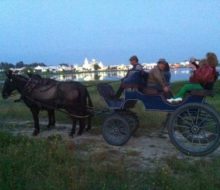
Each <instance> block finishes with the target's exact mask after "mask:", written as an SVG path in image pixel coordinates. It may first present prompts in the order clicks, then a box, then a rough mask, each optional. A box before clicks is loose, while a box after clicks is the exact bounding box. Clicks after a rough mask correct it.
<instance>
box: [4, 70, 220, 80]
mask: <svg viewBox="0 0 220 190" xmlns="http://www.w3.org/2000/svg"><path fill="white" fill-rule="evenodd" d="M217 70H218V71H220V67H218V68H217ZM126 73H127V72H126V71H111V72H97V73H94V72H93V73H91V72H90V73H77V74H54V75H52V76H51V78H53V79H56V80H59V81H68V80H74V81H109V80H113V81H114V80H120V79H121V78H123V77H124V76H125V75H126ZM190 73H191V71H190V69H188V68H180V69H175V70H171V75H172V77H171V82H175V81H181V80H188V79H189V77H190ZM3 82H4V75H3V74H0V84H1V83H3Z"/></svg>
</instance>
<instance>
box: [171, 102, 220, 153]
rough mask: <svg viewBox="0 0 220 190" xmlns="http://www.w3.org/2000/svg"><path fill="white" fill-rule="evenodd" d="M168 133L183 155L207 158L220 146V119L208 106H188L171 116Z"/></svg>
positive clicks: (182, 107)
mask: <svg viewBox="0 0 220 190" xmlns="http://www.w3.org/2000/svg"><path fill="white" fill-rule="evenodd" d="M168 133H169V137H170V140H171V142H172V143H173V144H174V145H175V146H176V147H177V149H179V150H180V151H181V152H182V153H184V154H186V155H191V156H205V155H207V154H210V153H211V152H213V151H214V150H216V149H217V148H218V146H219V144H220V117H219V115H218V113H217V112H216V111H215V110H214V109H213V108H212V107H211V106H209V105H207V104H197V103H195V104H186V105H184V106H181V107H180V108H178V109H177V110H176V111H175V112H174V113H173V114H172V115H171V117H170V119H169V125H168Z"/></svg>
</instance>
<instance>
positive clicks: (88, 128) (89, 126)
mask: <svg viewBox="0 0 220 190" xmlns="http://www.w3.org/2000/svg"><path fill="white" fill-rule="evenodd" d="M91 128H92V116H89V117H88V120H87V127H86V131H89V130H90V129H91Z"/></svg>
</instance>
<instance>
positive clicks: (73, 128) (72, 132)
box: [70, 118, 77, 137]
mask: <svg viewBox="0 0 220 190" xmlns="http://www.w3.org/2000/svg"><path fill="white" fill-rule="evenodd" d="M76 121H77V120H76V119H75V118H73V125H72V129H71V132H70V137H73V135H74V134H75V133H76Z"/></svg>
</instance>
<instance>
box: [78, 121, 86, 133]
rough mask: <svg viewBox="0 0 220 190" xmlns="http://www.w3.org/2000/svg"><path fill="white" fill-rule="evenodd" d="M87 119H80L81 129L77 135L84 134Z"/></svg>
mask: <svg viewBox="0 0 220 190" xmlns="http://www.w3.org/2000/svg"><path fill="white" fill-rule="evenodd" d="M85 120H86V119H79V131H78V134H77V135H82V133H83V130H84V129H85V126H86V123H85Z"/></svg>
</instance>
